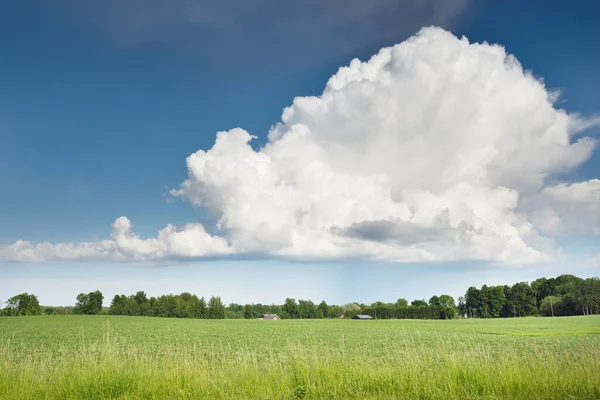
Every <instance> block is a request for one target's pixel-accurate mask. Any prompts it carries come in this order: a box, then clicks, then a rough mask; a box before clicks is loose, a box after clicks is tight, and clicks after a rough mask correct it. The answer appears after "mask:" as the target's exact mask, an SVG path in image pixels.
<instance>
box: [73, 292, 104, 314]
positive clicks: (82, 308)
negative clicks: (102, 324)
mask: <svg viewBox="0 0 600 400" xmlns="http://www.w3.org/2000/svg"><path fill="white" fill-rule="evenodd" d="M103 300H104V296H103V295H102V292H100V291H99V290H96V291H94V292H90V293H87V294H86V293H79V294H78V295H77V303H76V304H75V307H74V308H73V313H74V314H86V315H94V314H100V312H102V301H103Z"/></svg>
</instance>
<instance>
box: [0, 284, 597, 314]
mask: <svg viewBox="0 0 600 400" xmlns="http://www.w3.org/2000/svg"><path fill="white" fill-rule="evenodd" d="M103 304H104V296H103V294H102V293H101V292H100V291H94V292H90V293H80V294H79V295H77V297H76V303H75V306H73V307H50V306H47V307H44V306H41V305H40V303H39V301H38V298H37V296H36V295H34V294H29V293H21V294H19V295H16V296H13V297H11V298H10V299H8V300H7V301H6V305H5V307H4V308H2V309H0V315H2V316H19V315H41V314H47V315H51V314H83V315H96V314H108V315H129V316H147V317H167V318H201V319H225V318H227V319H242V318H244V319H252V318H258V317H260V315H261V314H278V315H279V316H280V317H281V318H282V319H311V318H352V317H353V316H355V315H357V314H367V315H370V316H372V317H374V318H376V319H453V318H511V317H524V316H567V315H591V314H598V313H599V310H600V279H599V278H597V277H594V278H587V279H583V278H579V277H576V276H573V275H561V276H558V277H556V278H539V279H536V280H535V281H533V282H531V283H528V282H519V283H516V284H514V285H512V286H508V285H504V286H487V285H483V286H482V287H481V288H476V287H474V286H471V287H469V288H468V289H467V291H466V293H465V295H464V296H461V297H459V298H458V301H457V302H455V299H454V298H453V297H452V296H449V295H447V294H442V295H440V296H432V297H431V298H430V299H429V300H428V301H426V300H425V299H420V300H419V299H417V300H413V301H412V302H410V303H408V301H407V300H406V299H404V298H399V299H398V300H397V301H396V302H394V303H385V302H381V301H377V302H374V303H372V304H359V303H354V302H351V303H347V304H344V305H330V304H327V303H326V302H325V301H321V302H320V303H318V304H315V303H314V302H313V301H311V300H302V299H301V300H298V301H296V300H295V299H293V298H287V299H285V302H284V303H283V304H280V305H276V304H272V305H267V304H245V305H242V304H236V303H231V304H229V305H225V304H224V303H223V302H222V300H221V298H220V297H218V296H212V297H210V298H209V299H208V301H207V300H205V298H204V297H198V296H197V295H195V294H191V293H181V294H169V295H162V296H159V297H148V296H147V295H146V293H145V292H143V291H139V292H137V293H135V294H133V295H129V296H128V295H125V294H123V295H116V296H114V297H113V299H112V301H111V303H110V305H109V306H108V307H104V306H103Z"/></svg>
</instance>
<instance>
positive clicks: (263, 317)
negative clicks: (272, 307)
mask: <svg viewBox="0 0 600 400" xmlns="http://www.w3.org/2000/svg"><path fill="white" fill-rule="evenodd" d="M260 319H280V318H279V315H277V314H260Z"/></svg>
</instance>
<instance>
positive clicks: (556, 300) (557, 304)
mask: <svg viewBox="0 0 600 400" xmlns="http://www.w3.org/2000/svg"><path fill="white" fill-rule="evenodd" d="M561 300H562V299H561V298H560V297H558V296H546V297H544V299H543V300H542V303H541V304H540V313H541V314H542V315H545V316H547V317H550V316H552V317H553V316H554V315H557V313H556V312H555V310H556V311H558V310H560V308H561V307H562V304H561Z"/></svg>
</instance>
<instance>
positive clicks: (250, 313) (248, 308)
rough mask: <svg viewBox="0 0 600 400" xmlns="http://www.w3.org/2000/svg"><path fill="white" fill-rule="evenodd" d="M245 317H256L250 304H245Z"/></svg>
mask: <svg viewBox="0 0 600 400" xmlns="http://www.w3.org/2000/svg"><path fill="white" fill-rule="evenodd" d="M244 318H245V319H252V318H254V312H253V311H252V306H251V305H250V304H246V305H245V306H244Z"/></svg>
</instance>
